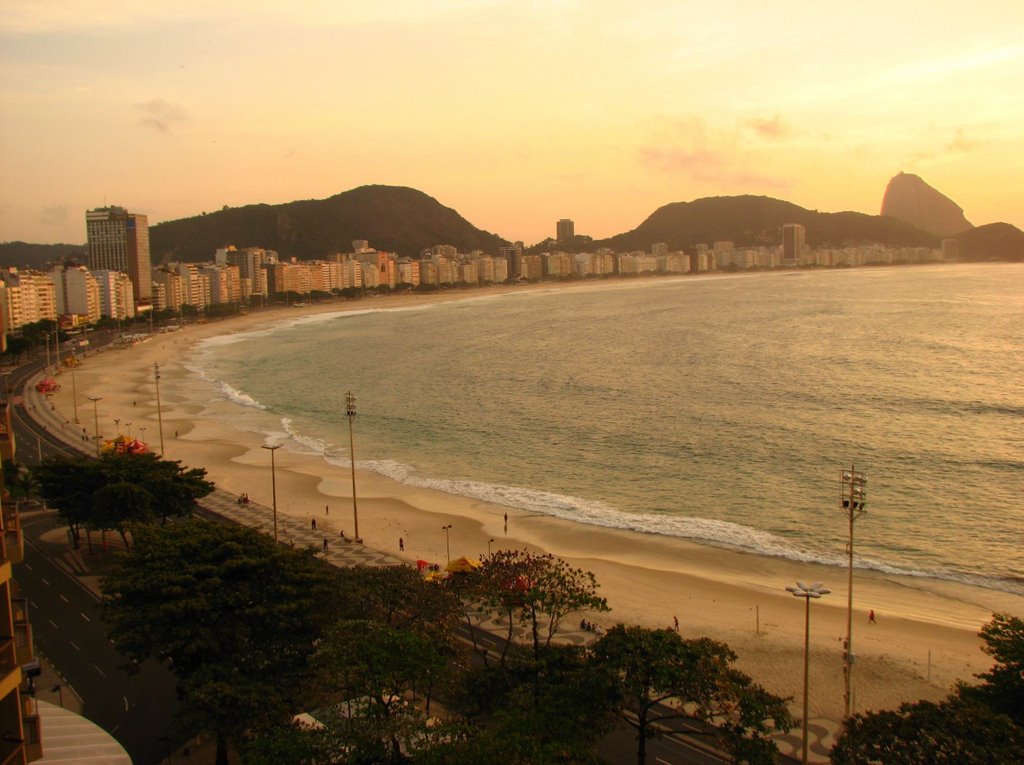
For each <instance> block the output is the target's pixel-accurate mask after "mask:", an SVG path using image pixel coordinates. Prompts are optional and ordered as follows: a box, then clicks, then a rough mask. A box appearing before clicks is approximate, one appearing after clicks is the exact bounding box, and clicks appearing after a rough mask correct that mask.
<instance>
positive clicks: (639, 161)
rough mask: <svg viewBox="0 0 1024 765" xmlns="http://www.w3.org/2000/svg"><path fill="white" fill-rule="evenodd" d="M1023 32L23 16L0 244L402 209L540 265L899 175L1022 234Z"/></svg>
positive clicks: (63, 5) (837, 198)
mask: <svg viewBox="0 0 1024 765" xmlns="http://www.w3.org/2000/svg"><path fill="white" fill-rule="evenodd" d="M1022 26H1024V8H1021V6H1020V4H1019V3H1017V2H1011V1H1010V0H1006V1H1004V0H982V2H980V3H976V4H974V5H972V6H971V8H970V13H969V14H967V13H965V12H964V9H963V6H962V5H961V4H957V5H953V4H952V3H938V4H936V3H934V2H930V3H927V4H926V3H924V2H919V1H918V0H914V1H913V2H907V3H902V4H900V5H899V7H882V6H878V7H873V6H871V5H865V4H856V5H855V4H852V3H850V4H847V3H843V4H839V5H832V6H827V7H826V6H820V5H815V4H809V3H803V2H783V3H778V4H774V5H773V6H772V7H771V8H765V7H763V6H762V5H761V4H757V3H752V2H731V3H727V4H723V5H720V6H716V7H714V8H712V7H704V6H693V7H687V6H685V5H683V4H679V3H674V2H668V1H667V0H666V1H664V2H662V1H661V0H645V1H644V2H641V3H638V4H637V3H634V4H629V5H627V4H623V3H616V2H588V3H582V2H573V1H571V0H561V1H557V2H547V3H539V2H534V3H522V2H519V3H512V2H509V1H506V0H448V1H445V2H431V3H423V2H419V1H418V0H407V1H403V0H391V1H389V2H383V3H379V4H375V5H373V6H372V7H371V6H368V5H366V4H362V3H354V2H347V1H346V2H340V3H339V2H332V3H328V2H306V3H303V4H300V5H295V4H284V3H273V2H264V3H257V4H254V5H250V6H247V7H246V9H245V12H244V13H243V12H241V11H240V10H239V8H238V7H237V6H235V5H234V4H230V3H225V2H221V1H215V2H204V3H199V2H193V1H192V0H179V1H178V2H175V3H170V2H163V1H162V0H153V1H149V2H147V1H146V0H139V1H138V2H134V3H123V4H118V5H110V4H105V3H100V2H94V0H81V1H80V2H74V3H67V2H60V1H59V0H10V1H9V2H7V3H5V4H4V6H3V8H2V9H0V64H2V66H0V71H2V72H3V75H2V76H0V103H2V105H3V111H4V119H3V120H2V121H0V147H2V148H0V172H2V173H3V177H4V178H5V179H6V180H7V183H5V184H4V188H3V189H2V190H0V240H15V239H21V240H25V241H33V242H58V241H67V242H81V241H84V240H85V227H84V223H83V221H82V216H81V212H82V210H85V209H90V208H93V207H96V206H97V205H99V204H100V203H101V202H102V203H104V204H120V205H125V206H127V207H128V208H130V209H132V210H135V211H137V212H140V213H144V214H146V215H148V216H149V219H150V223H151V224H156V223H160V222H162V221H165V220H172V219H176V218H181V217H189V216H192V215H198V214H200V213H201V212H209V211H212V210H217V209H220V208H221V207H222V206H224V205H230V206H240V205H245V204H254V203H258V202H266V203H281V202H287V201H291V200H295V199H305V198H323V197H327V196H331V195H333V194H336V193H339V192H341V191H345V190H348V189H350V188H354V187H356V186H360V185H363V184H370V183H381V184H391V185H402V186H411V187H413V188H417V189H420V190H422V191H424V192H425V193H427V194H429V195H430V196H433V197H435V198H436V199H438V200H439V201H440V202H441V203H442V204H444V205H446V206H450V207H453V208H454V209H456V210H457V211H458V212H459V213H460V214H462V215H463V216H465V217H466V218H467V219H468V220H469V221H470V222H471V223H472V224H473V225H475V226H478V227H480V228H482V229H485V230H488V231H492V232H494V233H497V234H499V235H500V236H502V237H505V238H507V239H509V240H523V241H525V242H528V243H532V242H537V241H540V240H542V239H544V238H547V237H549V236H554V235H555V224H556V221H557V220H559V219H561V218H570V219H572V220H574V221H575V226H576V231H577V233H581V234H588V235H591V236H594V237H598V238H600V237H606V236H611V235H614V234H617V233H621V232H624V231H627V230H629V229H631V228H634V227H636V226H637V225H639V223H640V222H642V220H643V219H644V218H646V217H647V216H648V215H649V214H650V213H651V212H653V211H654V210H655V209H657V208H658V207H660V206H662V205H664V204H667V203H670V202H677V201H689V200H692V199H695V198H699V197H704V196H715V195H730V194H746V193H750V194H765V195H768V196H773V197H778V198H781V199H786V200H787V201H791V202H794V203H795V204H798V205H801V206H804V207H807V208H809V209H820V210H823V211H839V210H857V211H860V212H866V213H870V214H877V213H878V211H879V209H880V206H881V201H882V194H883V192H884V190H885V185H886V183H887V182H888V180H889V179H890V178H891V177H892V176H893V175H895V174H896V173H897V172H899V171H901V170H903V171H906V172H913V173H917V174H919V175H921V176H922V177H923V178H924V179H925V180H926V181H927V182H928V183H929V184H931V185H932V186H934V187H935V188H937V189H938V190H940V191H941V192H942V193H944V194H946V195H947V196H949V197H951V198H952V199H953V200H954V201H956V202H957V203H958V204H959V205H961V206H962V207H963V208H964V212H965V214H966V216H967V218H968V219H969V220H970V221H971V222H972V223H974V224H975V225H981V224H985V223H990V222H995V221H1005V222H1008V223H1012V224H1014V225H1016V226H1018V227H1022V228H1024V210H1022V209H1021V207H1020V205H1019V200H1020V199H1021V198H1024V180H1022V177H1024V174H1022V172H1021V170H1022V169H1024V167H1022V162H1024V159H1022V157H1024V135H1022V134H1021V133H1020V130H1019V125H1020V124H1021V122H1022V121H1024V101H1022V100H1021V99H1020V97H1019V94H1018V84H1019V79H1020V75H1021V73H1022V71H1024V44H1022V43H1021V42H1020V41H1019V30H1020V29H1021V28H1022Z"/></svg>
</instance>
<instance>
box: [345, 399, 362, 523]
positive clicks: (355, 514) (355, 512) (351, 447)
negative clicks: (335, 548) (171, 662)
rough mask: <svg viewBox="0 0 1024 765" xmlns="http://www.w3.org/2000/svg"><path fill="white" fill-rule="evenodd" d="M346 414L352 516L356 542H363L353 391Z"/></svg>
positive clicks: (346, 400)
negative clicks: (350, 467) (357, 476)
mask: <svg viewBox="0 0 1024 765" xmlns="http://www.w3.org/2000/svg"><path fill="white" fill-rule="evenodd" d="M345 416H346V417H348V455H349V459H350V460H351V462H352V518H353V521H354V522H355V527H356V542H359V543H362V541H363V540H362V539H361V538H360V537H359V508H358V506H357V504H356V447H355V441H354V440H353V438H352V421H353V420H354V419H355V418H356V397H355V396H353V395H352V391H349V392H348V393H346V394H345Z"/></svg>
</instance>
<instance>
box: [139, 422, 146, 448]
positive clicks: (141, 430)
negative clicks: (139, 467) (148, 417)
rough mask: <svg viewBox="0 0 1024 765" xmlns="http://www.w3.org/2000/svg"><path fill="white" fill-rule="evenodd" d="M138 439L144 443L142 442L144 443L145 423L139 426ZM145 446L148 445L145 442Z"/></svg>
mask: <svg viewBox="0 0 1024 765" xmlns="http://www.w3.org/2000/svg"><path fill="white" fill-rule="evenodd" d="M139 440H140V441H142V443H144V444H145V443H146V426H145V425H143V426H142V427H141V428H139ZM147 446H148V444H147Z"/></svg>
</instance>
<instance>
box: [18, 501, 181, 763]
mask: <svg viewBox="0 0 1024 765" xmlns="http://www.w3.org/2000/svg"><path fill="white" fill-rule="evenodd" d="M22 526H23V528H24V530H25V560H24V561H23V562H22V563H21V564H19V565H17V566H16V567H15V575H16V581H17V582H18V585H19V587H20V588H21V591H22V594H23V595H24V596H25V597H26V598H28V602H29V618H30V619H31V621H32V630H33V634H34V637H35V642H36V645H37V646H38V648H39V650H40V651H41V652H42V653H43V655H44V656H46V658H47V660H48V661H49V662H50V663H51V664H53V665H54V667H55V668H56V669H57V670H58V671H59V672H60V673H61V674H62V675H63V676H64V677H65V678H67V680H68V683H69V684H70V685H71V687H72V688H73V689H74V690H75V692H76V693H77V694H78V696H79V697H80V698H81V699H82V704H83V708H82V714H83V716H85V717H87V718H88V719H90V720H92V721H93V722H95V723H96V724H97V725H99V726H101V727H102V728H104V729H105V730H107V731H109V732H110V734H111V735H113V736H114V738H116V739H117V740H118V741H119V742H120V743H121V745H122V746H124V748H125V750H126V751H127V752H128V754H129V755H130V756H131V758H132V762H133V763H135V765H156V764H157V763H160V762H162V761H163V760H164V759H165V758H166V756H167V755H168V753H169V752H170V751H172V750H173V749H174V746H175V745H177V744H180V743H182V742H183V741H184V740H185V737H184V736H180V735H176V734H175V732H174V725H173V723H172V720H171V718H172V715H173V714H174V712H175V710H176V709H177V707H178V702H177V698H176V695H175V690H174V686H175V680H174V676H173V675H172V674H171V673H170V671H169V670H168V669H167V668H166V667H164V666H163V665H162V664H158V663H156V662H152V661H150V662H146V663H145V664H143V665H142V666H141V667H140V668H139V672H138V673H137V674H130V673H129V672H127V671H126V670H125V669H124V665H125V664H126V662H125V659H124V657H123V656H121V654H120V653H119V652H118V651H117V648H116V646H115V645H114V644H113V643H112V642H110V640H109V639H108V638H107V630H106V625H105V624H104V623H103V621H102V617H101V615H100V612H99V603H98V600H97V598H96V596H95V595H94V594H93V593H92V592H91V591H90V590H89V589H88V588H86V587H85V586H84V585H83V584H82V582H80V581H79V580H78V579H77V578H76V576H75V575H74V572H73V571H69V568H70V567H71V566H74V562H73V561H74V559H75V556H74V555H73V554H71V553H68V554H66V555H64V556H59V557H51V556H52V555H53V551H52V549H49V550H48V549H47V548H53V547H54V543H53V542H52V541H48V540H51V539H53V538H54V537H55V536H56V537H57V538H58V539H60V538H62V537H64V535H65V534H66V529H64V528H61V527H58V526H56V524H55V517H54V513H53V512H52V511H45V510H36V511H33V512H29V513H25V514H24V515H22Z"/></svg>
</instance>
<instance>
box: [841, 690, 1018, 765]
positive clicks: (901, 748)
mask: <svg viewBox="0 0 1024 765" xmlns="http://www.w3.org/2000/svg"><path fill="white" fill-rule="evenodd" d="M832 762H833V763H835V764H836V765H854V763H857V764H858V765H919V763H922V762H927V763H933V764H934V765H991V764H992V763H999V764H1000V765H1014V764H1015V763H1024V731H1022V730H1021V728H1019V727H1017V726H1015V725H1014V724H1013V722H1012V721H1011V720H1010V718H1009V717H1007V716H1005V715H1001V714H994V713H993V712H992V710H990V709H989V708H987V707H985V706H984V705H983V704H979V703H977V702H974V701H971V700H968V699H961V698H957V697H955V696H953V697H951V698H948V699H946V700H945V701H940V702H938V703H934V702H931V701H918V702H917V703H914V704H903V705H901V706H900V708H899V709H898V710H896V711H895V712H894V711H891V710H886V711H881V712H868V713H866V714H860V713H858V714H855V715H853V716H852V717H850V718H848V719H847V720H846V722H845V723H844V724H843V731H842V733H841V734H840V736H839V738H838V739H837V740H836V744H835V746H834V747H833V748H832Z"/></svg>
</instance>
